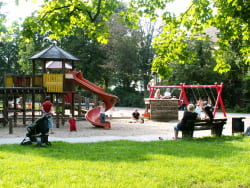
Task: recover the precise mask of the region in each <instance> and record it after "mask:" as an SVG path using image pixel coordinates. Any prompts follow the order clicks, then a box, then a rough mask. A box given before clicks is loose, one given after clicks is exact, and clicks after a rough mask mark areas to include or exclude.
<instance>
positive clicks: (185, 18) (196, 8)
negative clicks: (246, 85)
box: [128, 0, 250, 78]
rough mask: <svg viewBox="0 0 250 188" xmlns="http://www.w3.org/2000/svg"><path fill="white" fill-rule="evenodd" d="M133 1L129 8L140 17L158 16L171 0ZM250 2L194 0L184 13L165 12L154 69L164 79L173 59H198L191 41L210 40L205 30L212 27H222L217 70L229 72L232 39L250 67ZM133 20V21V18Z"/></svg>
mask: <svg viewBox="0 0 250 188" xmlns="http://www.w3.org/2000/svg"><path fill="white" fill-rule="evenodd" d="M151 2H152V1H150V0H146V1H137V0H134V1H131V3H130V7H129V9H128V10H129V11H131V12H130V14H128V15H131V14H132V15H134V18H135V19H134V20H133V19H132V20H133V21H136V20H137V16H141V15H146V16H148V17H150V18H152V19H155V18H156V15H157V13H156V12H157V9H162V10H163V9H164V8H165V7H166V6H167V3H168V2H169V1H168V0H163V1H154V3H151ZM249 6H250V3H248V2H247V1H244V0H240V1H234V0H228V1H224V0H212V1H210V0H192V1H191V4H190V6H189V8H188V9H187V10H186V11H185V12H184V13H182V14H180V16H178V17H177V16H175V15H171V14H170V13H169V12H168V11H163V12H164V13H163V14H162V19H163V23H164V25H163V29H162V33H161V34H160V35H159V36H158V37H156V39H155V40H154V48H155V50H156V53H157V57H156V58H155V59H154V62H153V67H152V69H153V71H155V72H156V73H158V74H159V75H160V76H161V77H163V78H168V77H169V76H170V71H172V69H171V68H170V67H169V65H170V64H171V63H172V62H176V63H190V62H193V61H195V60H196V58H197V54H195V53H192V51H190V50H189V48H188V45H187V42H188V41H190V40H193V39H194V38H199V39H201V38H204V39H207V38H208V36H207V35H206V34H205V33H204V32H205V30H206V29H207V28H209V27H211V26H214V27H216V28H217V29H218V33H217V37H218V41H217V43H216V45H217V46H218V47H219V48H218V50H215V53H214V55H215V57H216V62H217V65H216V66H215V70H216V71H218V72H219V73H224V72H228V71H229V70H230V68H231V67H230V65H229V64H228V62H227V61H226V58H227V56H228V55H231V52H232V51H233V50H234V47H233V46H232V42H233V41H235V40H238V41H240V45H239V46H238V47H239V49H238V56H237V59H238V60H239V61H241V64H245V65H248V66H249V53H250V49H249V46H250V45H249V41H250V40H249V33H250V32H249V28H250V27H249V9H250V7H249ZM131 22H132V21H131Z"/></svg>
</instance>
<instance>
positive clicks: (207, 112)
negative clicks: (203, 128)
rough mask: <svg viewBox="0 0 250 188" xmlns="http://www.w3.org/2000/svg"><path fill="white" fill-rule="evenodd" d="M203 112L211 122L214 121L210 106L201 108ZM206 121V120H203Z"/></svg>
mask: <svg viewBox="0 0 250 188" xmlns="http://www.w3.org/2000/svg"><path fill="white" fill-rule="evenodd" d="M203 111H204V112H205V115H206V116H207V117H208V118H209V119H210V120H213V119H214V115H213V112H212V111H211V107H210V106H208V105H207V106H205V107H204V108H203ZM205 119H207V118H205Z"/></svg>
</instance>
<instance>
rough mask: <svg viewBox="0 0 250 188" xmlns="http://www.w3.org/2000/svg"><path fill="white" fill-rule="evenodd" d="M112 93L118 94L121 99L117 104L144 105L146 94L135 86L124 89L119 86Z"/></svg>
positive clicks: (127, 105)
mask: <svg viewBox="0 0 250 188" xmlns="http://www.w3.org/2000/svg"><path fill="white" fill-rule="evenodd" d="M112 94H114V95H116V96H118V97H119V98H120V101H119V102H118V103H117V106H126V107H144V106H145V105H144V96H143V93H141V92H138V91H135V90H134V89H133V88H129V89H126V90H125V89H124V88H121V87H117V88H115V89H114V90H113V91H112Z"/></svg>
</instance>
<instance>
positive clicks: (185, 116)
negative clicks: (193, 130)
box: [174, 104, 198, 140]
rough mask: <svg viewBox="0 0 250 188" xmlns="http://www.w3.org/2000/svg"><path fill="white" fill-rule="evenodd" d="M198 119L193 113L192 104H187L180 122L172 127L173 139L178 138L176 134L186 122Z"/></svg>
mask: <svg viewBox="0 0 250 188" xmlns="http://www.w3.org/2000/svg"><path fill="white" fill-rule="evenodd" d="M197 118H198V114H197V113H196V112H195V107H194V105H193V104H189V105H188V106H187V111H185V112H184V114H183V118H182V120H181V121H180V122H179V123H178V124H177V126H175V127H174V139H175V140H176V139H177V138H178V132H179V131H180V130H182V128H183V127H184V126H185V124H186V122H187V120H196V119H197Z"/></svg>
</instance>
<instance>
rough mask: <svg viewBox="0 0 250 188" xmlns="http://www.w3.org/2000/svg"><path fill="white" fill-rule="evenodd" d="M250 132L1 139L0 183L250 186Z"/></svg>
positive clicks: (135, 187)
mask: <svg viewBox="0 0 250 188" xmlns="http://www.w3.org/2000/svg"><path fill="white" fill-rule="evenodd" d="M249 156H250V138H248V137H240V136H234V137H222V138H202V139H193V140H177V141H155V142H134V141H112V142H99V143H82V144H70V143H64V142H53V143H52V146H51V147H46V148H38V147H36V146H35V145H34V144H33V145H30V146H20V145H17V144H14V145H0V187H4V188H5V187H11V188H12V187H20V188H21V187H22V188H23V187H44V188H45V187H46V188H47V187H60V188H64V187H65V188H66V187H67V188H68V187H70V188H74V187H93V188H96V187H107V188H122V187H124V188H141V187H142V188H144V187H146V188H154V187H157V188H165V187H181V188H182V187H188V188H189V187H197V188H201V187H202V188H205V187H206V188H208V187H212V188H214V187H223V188H227V187H228V188H229V187H230V188H231V187H240V188H243V187H250V179H249V174H250V157H249Z"/></svg>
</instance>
